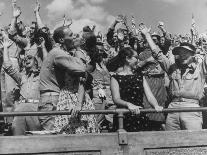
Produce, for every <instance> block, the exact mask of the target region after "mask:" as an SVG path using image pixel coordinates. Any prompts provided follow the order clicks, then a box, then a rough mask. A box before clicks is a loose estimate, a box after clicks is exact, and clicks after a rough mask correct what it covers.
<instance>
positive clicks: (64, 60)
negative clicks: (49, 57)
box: [54, 51, 86, 76]
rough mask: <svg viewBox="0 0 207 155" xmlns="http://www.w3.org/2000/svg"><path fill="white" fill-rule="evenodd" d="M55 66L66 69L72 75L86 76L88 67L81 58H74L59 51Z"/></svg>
mask: <svg viewBox="0 0 207 155" xmlns="http://www.w3.org/2000/svg"><path fill="white" fill-rule="evenodd" d="M54 63H55V65H57V66H58V67H61V68H65V69H66V70H67V71H68V72H70V73H71V74H74V75H77V76H85V72H86V67H85V65H84V64H83V63H82V62H81V60H80V59H79V58H76V57H72V56H70V55H68V54H66V53H65V52H63V51H57V55H56V57H55V59H54Z"/></svg>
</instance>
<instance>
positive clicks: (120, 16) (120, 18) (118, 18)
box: [115, 15, 124, 23]
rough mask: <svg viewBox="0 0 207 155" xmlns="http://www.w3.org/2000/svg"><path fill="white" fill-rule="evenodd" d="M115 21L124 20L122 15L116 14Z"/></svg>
mask: <svg viewBox="0 0 207 155" xmlns="http://www.w3.org/2000/svg"><path fill="white" fill-rule="evenodd" d="M115 21H116V22H117V23H121V22H124V16H123V15H118V16H117V17H116V19H115Z"/></svg>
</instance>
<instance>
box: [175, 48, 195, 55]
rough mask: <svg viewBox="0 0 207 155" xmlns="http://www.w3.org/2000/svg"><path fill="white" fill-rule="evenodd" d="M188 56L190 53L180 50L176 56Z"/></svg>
mask: <svg viewBox="0 0 207 155" xmlns="http://www.w3.org/2000/svg"><path fill="white" fill-rule="evenodd" d="M189 54H192V52H190V51H188V50H185V49H180V50H179V52H178V55H189Z"/></svg>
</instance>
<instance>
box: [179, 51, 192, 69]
mask: <svg viewBox="0 0 207 155" xmlns="http://www.w3.org/2000/svg"><path fill="white" fill-rule="evenodd" d="M192 56H193V53H192V52H190V51H188V50H185V49H180V51H179V53H178V55H175V59H176V62H178V63H179V64H181V65H187V64H189V62H190V60H191V58H192Z"/></svg>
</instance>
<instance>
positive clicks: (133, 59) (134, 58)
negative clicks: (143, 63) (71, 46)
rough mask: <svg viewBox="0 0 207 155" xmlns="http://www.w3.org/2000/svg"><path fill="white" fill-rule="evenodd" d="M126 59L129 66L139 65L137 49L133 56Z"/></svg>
mask: <svg viewBox="0 0 207 155" xmlns="http://www.w3.org/2000/svg"><path fill="white" fill-rule="evenodd" d="M126 61H127V62H128V64H129V66H130V67H132V68H134V67H135V66H136V65H137V61H138V54H137V52H136V51H133V55H132V57H131V58H130V57H127V58H126Z"/></svg>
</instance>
